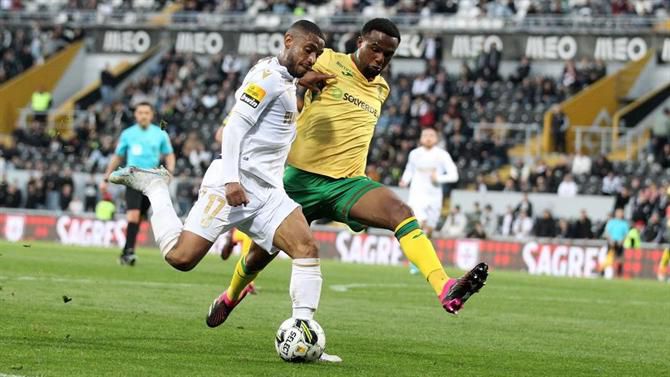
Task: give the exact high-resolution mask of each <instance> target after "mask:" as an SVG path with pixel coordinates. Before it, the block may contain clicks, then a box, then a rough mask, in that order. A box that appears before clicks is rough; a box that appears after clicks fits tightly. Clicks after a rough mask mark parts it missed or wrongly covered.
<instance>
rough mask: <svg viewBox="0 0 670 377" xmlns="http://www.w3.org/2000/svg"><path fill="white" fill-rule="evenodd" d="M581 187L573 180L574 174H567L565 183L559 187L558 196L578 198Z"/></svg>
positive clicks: (564, 179)
mask: <svg viewBox="0 0 670 377" xmlns="http://www.w3.org/2000/svg"><path fill="white" fill-rule="evenodd" d="M578 191H579V187H578V186H577V183H575V181H574V180H573V178H572V174H566V175H565V177H564V178H563V181H562V182H561V184H560V185H558V192H557V193H558V196H561V197H564V198H571V197H575V196H577V192H578Z"/></svg>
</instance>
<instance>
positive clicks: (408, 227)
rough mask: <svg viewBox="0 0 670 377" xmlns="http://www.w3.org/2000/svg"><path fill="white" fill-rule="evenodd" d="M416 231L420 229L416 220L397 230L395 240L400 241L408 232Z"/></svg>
mask: <svg viewBox="0 0 670 377" xmlns="http://www.w3.org/2000/svg"><path fill="white" fill-rule="evenodd" d="M416 229H421V227H420V226H419V222H418V221H416V220H412V221H410V222H408V223H407V224H405V225H403V226H402V228H400V229H398V231H397V232H395V238H397V239H398V240H400V239H401V238H403V237H405V236H406V235H408V234H409V233H410V232H412V231H413V230H416Z"/></svg>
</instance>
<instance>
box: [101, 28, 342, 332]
mask: <svg viewBox="0 0 670 377" xmlns="http://www.w3.org/2000/svg"><path fill="white" fill-rule="evenodd" d="M324 45H325V38H324V36H323V34H322V33H321V30H320V29H319V27H318V26H317V25H315V24H314V23H312V22H309V21H305V20H302V21H298V22H296V23H295V24H293V25H292V26H291V27H290V28H289V30H288V31H287V32H286V34H285V35H284V50H283V51H282V52H281V54H280V55H279V56H277V57H272V58H266V59H263V60H261V61H259V62H258V63H257V64H256V65H255V66H254V67H253V68H252V69H251V70H250V71H249V73H248V74H247V75H246V77H245V78H244V82H243V84H242V86H241V87H240V88H239V89H238V90H237V92H236V93H235V97H236V99H237V102H236V103H235V105H234V107H233V109H232V110H231V113H230V114H229V117H228V119H227V122H226V125H225V127H224V130H223V142H222V158H221V159H217V160H215V161H213V162H212V164H211V165H210V167H209V169H207V172H206V173H205V177H204V178H203V181H202V186H201V188H200V195H199V198H198V201H197V202H196V203H195V204H194V206H193V208H192V209H191V211H190V212H189V214H188V217H187V219H186V222H185V223H184V224H182V223H181V221H180V219H179V217H178V216H177V214H176V212H175V210H174V208H173V206H172V201H171V199H170V193H169V191H168V181H169V178H170V177H169V174H168V173H167V171H165V170H164V169H150V170H145V169H138V168H127V169H121V170H118V171H116V172H114V173H113V174H112V176H111V177H110V181H111V182H113V183H118V184H123V185H126V186H129V187H132V188H135V189H137V190H140V191H142V192H143V193H144V194H145V195H146V196H147V197H149V200H150V201H151V203H152V208H153V215H152V217H151V225H152V227H153V231H154V235H155V237H156V242H157V243H158V245H159V246H160V250H161V252H162V254H163V256H164V258H165V260H166V261H167V262H168V263H169V264H170V265H172V266H173V267H174V268H176V269H178V270H182V271H188V270H191V269H193V268H194V267H195V266H196V265H197V264H198V262H199V261H200V260H201V259H202V258H203V257H204V256H205V254H207V251H208V250H209V249H210V247H211V246H212V244H213V242H214V241H215V240H216V238H217V237H218V236H219V235H220V234H222V233H224V232H226V231H228V230H230V229H232V228H233V227H236V228H238V229H240V230H242V231H243V232H245V233H246V234H248V235H249V236H250V237H251V238H252V239H253V240H254V241H255V242H256V243H257V244H258V245H259V246H261V247H262V248H263V249H264V250H265V251H267V252H268V253H276V252H277V251H278V250H279V249H280V250H283V251H284V252H286V253H287V254H288V255H289V256H291V257H292V258H293V271H292V274H291V287H290V294H291V299H292V302H293V316H294V317H297V318H303V319H311V318H312V317H313V315H314V312H315V310H316V308H317V306H318V303H319V298H320V294H321V282H322V278H321V268H320V262H319V258H318V249H317V245H316V242H315V240H314V238H313V237H312V234H311V232H310V229H309V225H308V224H307V221H306V220H305V217H304V216H303V214H302V211H301V209H300V206H299V205H298V204H296V203H295V202H294V201H293V200H291V199H290V198H289V197H288V196H287V195H286V192H285V191H284V188H283V183H282V176H283V173H284V164H285V162H286V158H287V156H288V152H289V148H290V146H291V142H292V141H293V139H294V138H295V133H296V125H295V120H296V117H297V115H298V108H297V103H296V83H297V82H298V79H299V78H300V77H303V76H304V75H305V74H306V73H307V72H308V71H310V70H311V67H312V65H313V64H314V62H315V61H316V59H317V57H318V56H319V55H320V54H321V53H322V52H323V49H324ZM310 77H311V79H312V80H314V81H313V82H314V83H316V82H319V81H323V80H325V79H327V78H330V77H331V76H329V75H325V74H314V73H312V74H310ZM300 84H301V85H306V86H308V87H310V88H311V89H314V87H312V86H311V84H309V83H303V82H302V81H301V82H300ZM245 264H246V261H245V258H242V259H241V260H240V262H239V263H238V265H237V266H236V269H235V273H234V274H235V278H234V279H233V283H232V284H231V286H229V287H228V289H227V290H226V291H225V292H224V293H223V294H221V295H220V296H219V297H218V298H217V299H215V300H214V303H213V304H212V306H211V307H210V312H209V315H208V317H207V325H209V326H210V327H214V326H218V325H219V324H221V323H223V321H225V320H226V318H227V317H228V315H229V313H230V312H231V311H232V310H233V308H234V307H235V306H236V305H237V304H239V302H240V301H241V300H242V299H243V298H244V297H245V295H246V294H247V290H246V289H245V287H246V286H247V283H248V282H249V281H251V280H253V278H254V277H255V275H256V274H257V272H255V271H248V270H247V269H246V267H245Z"/></svg>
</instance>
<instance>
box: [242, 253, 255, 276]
mask: <svg viewBox="0 0 670 377" xmlns="http://www.w3.org/2000/svg"><path fill="white" fill-rule="evenodd" d="M245 259H247V257H246V256H243V257H242V258H241V259H240V267H242V272H244V274H245V275H247V276H249V275H252V273H251V272H250V271H249V270H247V264H246V263H245Z"/></svg>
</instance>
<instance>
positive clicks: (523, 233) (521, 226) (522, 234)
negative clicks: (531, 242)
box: [512, 211, 533, 239]
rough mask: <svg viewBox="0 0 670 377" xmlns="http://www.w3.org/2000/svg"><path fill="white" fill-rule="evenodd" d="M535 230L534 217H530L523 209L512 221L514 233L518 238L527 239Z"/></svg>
mask: <svg viewBox="0 0 670 377" xmlns="http://www.w3.org/2000/svg"><path fill="white" fill-rule="evenodd" d="M532 231H533V219H531V218H530V217H528V215H527V214H526V212H525V211H521V212H520V213H519V216H518V217H517V218H516V219H515V220H514V222H513V223H512V233H513V234H514V237H515V238H517V239H527V238H528V237H530V236H531V232H532Z"/></svg>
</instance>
